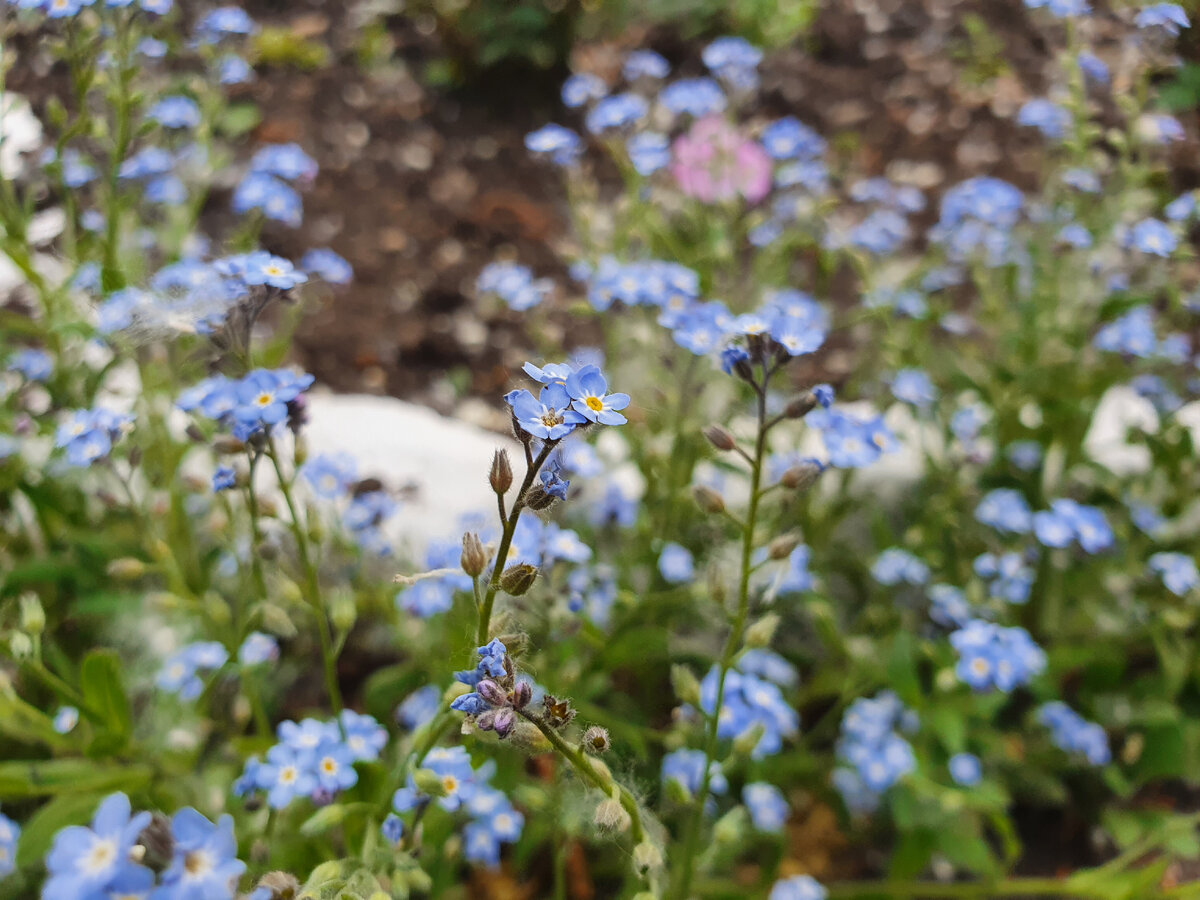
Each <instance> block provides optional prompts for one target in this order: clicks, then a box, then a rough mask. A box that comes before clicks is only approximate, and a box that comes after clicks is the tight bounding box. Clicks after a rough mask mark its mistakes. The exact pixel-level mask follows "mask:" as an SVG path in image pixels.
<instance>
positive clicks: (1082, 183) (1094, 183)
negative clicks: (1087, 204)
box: [1062, 169, 1100, 194]
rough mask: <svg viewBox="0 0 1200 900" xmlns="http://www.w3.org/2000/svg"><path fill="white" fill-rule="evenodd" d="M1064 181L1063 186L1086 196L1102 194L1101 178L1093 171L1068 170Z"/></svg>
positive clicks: (1063, 175) (1063, 177)
mask: <svg viewBox="0 0 1200 900" xmlns="http://www.w3.org/2000/svg"><path fill="white" fill-rule="evenodd" d="M1062 180H1063V184H1065V185H1067V186H1068V187H1073V188H1075V190H1077V191H1082V192H1083V193H1085V194H1098V193H1100V178H1099V177H1098V176H1097V175H1096V173H1095V172H1093V171H1092V170H1091V169H1067V170H1066V171H1065V172H1063V174H1062Z"/></svg>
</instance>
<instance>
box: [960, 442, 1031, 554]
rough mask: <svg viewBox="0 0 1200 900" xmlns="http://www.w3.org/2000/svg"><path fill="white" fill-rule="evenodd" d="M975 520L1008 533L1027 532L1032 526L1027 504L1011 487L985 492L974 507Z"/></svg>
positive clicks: (1019, 493)
mask: <svg viewBox="0 0 1200 900" xmlns="http://www.w3.org/2000/svg"><path fill="white" fill-rule="evenodd" d="M1039 450H1040V448H1039ZM975 520H976V521H977V522H979V523H981V524H983V525H987V526H988V527H989V528H995V529H996V530H997V531H1004V532H1007V533H1009V534H1028V533H1029V530H1030V528H1032V527H1033V513H1032V512H1031V511H1030V509H1029V504H1028V503H1027V502H1026V500H1025V497H1024V495H1022V494H1021V492H1020V491H1017V490H1014V489H1012V488H996V489H995V490H993V491H989V492H988V493H987V494H985V495H984V497H983V499H982V500H980V501H979V505H978V506H976V507H975Z"/></svg>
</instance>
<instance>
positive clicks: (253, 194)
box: [233, 143, 317, 228]
mask: <svg viewBox="0 0 1200 900" xmlns="http://www.w3.org/2000/svg"><path fill="white" fill-rule="evenodd" d="M316 174H317V163H316V161H315V160H314V159H313V158H312V157H310V156H309V155H308V154H307V153H305V152H304V151H303V150H302V149H301V148H300V146H299V145H298V144H294V143H293V144H272V145H269V146H266V147H263V148H262V149H261V150H259V151H258V152H257V153H256V154H255V155H254V158H253V159H252V160H251V161H250V171H249V172H248V173H247V174H246V176H245V177H244V178H243V179H242V180H241V181H240V182H238V185H237V187H236V188H235V189H234V191H233V211H234V212H235V213H238V214H239V215H242V214H245V213H248V212H251V211H252V210H259V211H261V212H262V214H263V216H265V217H266V218H268V219H271V220H272V221H276V222H282V223H283V224H284V225H287V226H288V227H289V228H299V227H300V223H301V222H302V221H303V220H304V205H303V202H302V201H301V199H300V194H299V192H298V191H297V190H296V189H295V188H294V187H293V186H292V185H291V184H289V182H298V183H301V184H307V183H309V182H311V181H312V180H313V178H315V177H316Z"/></svg>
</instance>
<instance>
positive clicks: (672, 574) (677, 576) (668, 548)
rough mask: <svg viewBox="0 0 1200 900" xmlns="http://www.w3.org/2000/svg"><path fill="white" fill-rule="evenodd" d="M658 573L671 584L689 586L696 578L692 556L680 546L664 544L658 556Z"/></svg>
mask: <svg viewBox="0 0 1200 900" xmlns="http://www.w3.org/2000/svg"><path fill="white" fill-rule="evenodd" d="M658 571H659V573H660V574H661V575H662V577H663V579H664V580H665V581H667V582H668V583H670V584H687V583H689V582H690V581H691V580H692V579H693V578H694V577H695V565H694V563H693V562H692V554H691V553H689V552H688V549H687V548H686V547H682V546H680V545H679V544H676V543H667V544H664V545H663V548H662V552H661V553H659V555H658Z"/></svg>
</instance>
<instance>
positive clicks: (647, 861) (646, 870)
mask: <svg viewBox="0 0 1200 900" xmlns="http://www.w3.org/2000/svg"><path fill="white" fill-rule="evenodd" d="M662 864H663V855H662V851H661V850H659V849H658V846H657V845H656V844H652V843H650V842H649V841H642V842H641V843H640V844H638V845H637V846H636V847H634V848H633V869H634V871H635V872H637V873H638V874H639V875H641V876H643V877H644V876H646V875H648V874H650V873H651V872H655V871H657V870H659V869H661V868H662Z"/></svg>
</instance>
